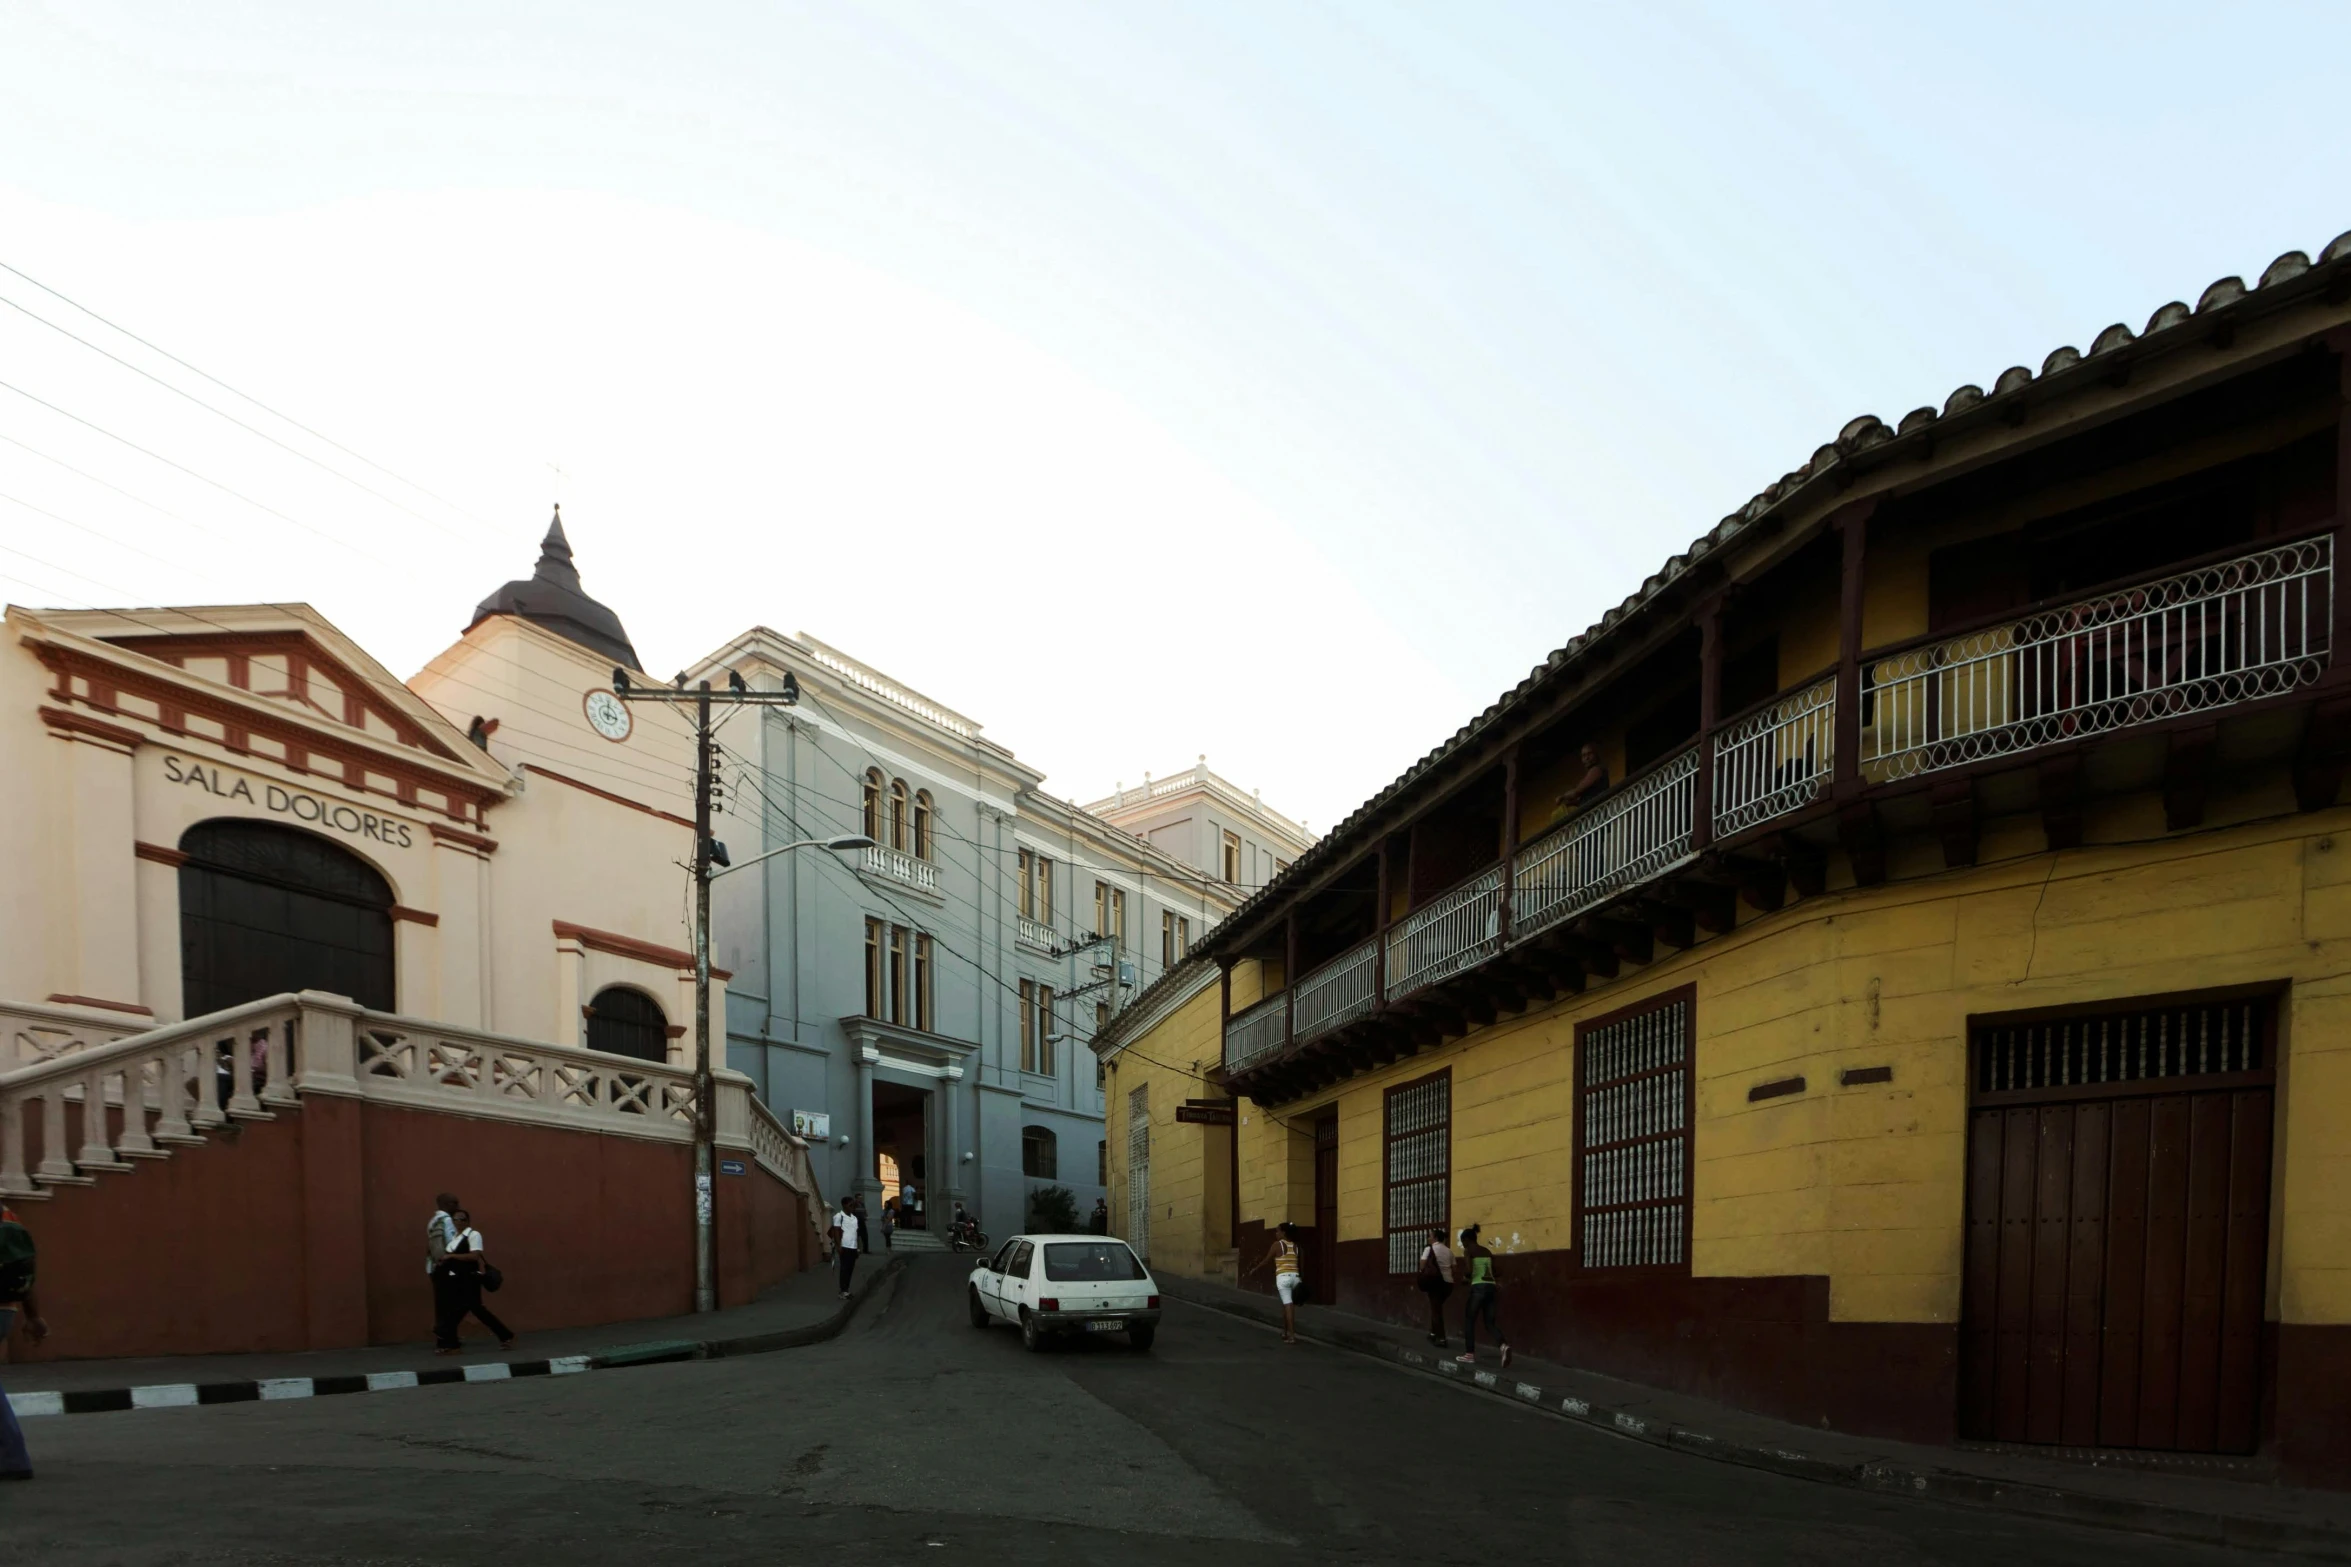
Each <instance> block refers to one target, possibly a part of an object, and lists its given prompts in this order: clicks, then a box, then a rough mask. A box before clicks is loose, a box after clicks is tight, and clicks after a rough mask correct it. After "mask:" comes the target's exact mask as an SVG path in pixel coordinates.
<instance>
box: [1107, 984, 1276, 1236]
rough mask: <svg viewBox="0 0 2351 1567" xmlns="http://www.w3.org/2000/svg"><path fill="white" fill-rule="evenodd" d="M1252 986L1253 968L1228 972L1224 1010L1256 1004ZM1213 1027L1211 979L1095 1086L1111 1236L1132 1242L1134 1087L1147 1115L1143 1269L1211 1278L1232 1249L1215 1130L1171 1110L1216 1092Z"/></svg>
mask: <svg viewBox="0 0 2351 1567" xmlns="http://www.w3.org/2000/svg"><path fill="white" fill-rule="evenodd" d="M1258 990H1259V980H1258V971H1257V966H1256V965H1255V964H1243V965H1241V966H1240V967H1239V968H1236V969H1235V970H1234V973H1233V1010H1235V1011H1236V1012H1237V1011H1240V1010H1241V1009H1243V1008H1244V1007H1247V1006H1250V1005H1252V1004H1254V1003H1255V1002H1257V1001H1258V1000H1260V999H1261V997H1260V996H1259V994H1258ZM1222 1027H1223V1022H1222V1010H1221V1002H1220V1000H1219V994H1218V985H1217V982H1216V979H1215V976H1214V975H1213V974H1212V975H1210V976H1209V980H1208V983H1207V985H1206V986H1205V987H1203V988H1202V989H1201V990H1200V992H1199V993H1198V994H1197V995H1194V996H1193V997H1192V998H1191V999H1190V1000H1188V1001H1186V1002H1184V1003H1183V1005H1181V1006H1179V1007H1177V1008H1176V1009H1175V1010H1174V1011H1173V1012H1171V1013H1170V1014H1169V1015H1168V1016H1167V1017H1166V1018H1164V1019H1163V1020H1161V1021H1160V1022H1159V1023H1158V1024H1157V1025H1155V1026H1154V1027H1152V1028H1151V1029H1149V1030H1147V1031H1146V1032H1144V1033H1143V1034H1141V1035H1139V1036H1138V1037H1136V1038H1134V1039H1132V1040H1129V1041H1128V1042H1127V1044H1126V1046H1125V1048H1123V1049H1121V1050H1120V1051H1119V1052H1118V1053H1117V1054H1116V1055H1115V1056H1113V1057H1112V1058H1111V1060H1110V1062H1109V1070H1108V1073H1107V1074H1106V1077H1105V1084H1104V1087H1105V1092H1104V1106H1103V1112H1104V1137H1105V1140H1106V1141H1107V1142H1108V1144H1109V1150H1108V1152H1109V1165H1110V1171H1109V1173H1110V1219H1111V1229H1112V1232H1113V1233H1114V1234H1117V1235H1121V1236H1125V1237H1126V1238H1127V1239H1129V1240H1132V1239H1134V1237H1133V1236H1131V1235H1128V1234H1127V1229H1128V1205H1127V1200H1128V1193H1129V1190H1130V1186H1129V1179H1130V1171H1129V1169H1128V1163H1127V1150H1128V1146H1129V1143H1128V1130H1129V1125H1130V1117H1129V1108H1130V1106H1131V1105H1132V1103H1133V1099H1132V1096H1133V1094H1134V1091H1135V1090H1136V1089H1137V1088H1144V1089H1146V1090H1147V1092H1146V1094H1145V1100H1146V1102H1147V1104H1148V1106H1149V1113H1150V1118H1151V1234H1150V1247H1149V1251H1150V1259H1151V1266H1152V1267H1153V1268H1155V1269H1162V1270H1164V1271H1166V1272H1168V1273H1174V1274H1181V1275H1185V1276H1188V1277H1193V1278H1197V1277H1200V1276H1201V1275H1202V1274H1204V1273H1213V1272H1215V1271H1216V1268H1215V1266H1214V1264H1215V1263H1216V1261H1217V1260H1218V1257H1219V1255H1220V1254H1221V1253H1222V1252H1223V1251H1224V1250H1225V1249H1226V1248H1227V1247H1229V1246H1230V1245H1231V1244H1232V1241H1231V1236H1230V1231H1231V1218H1232V1196H1231V1193H1232V1155H1231V1153H1230V1152H1229V1151H1228V1144H1227V1140H1226V1134H1225V1133H1224V1132H1222V1131H1221V1130H1219V1129H1216V1128H1211V1127H1204V1126H1196V1125H1192V1124H1189V1123H1186V1122H1180V1121H1178V1120H1176V1118H1175V1112H1176V1107H1177V1106H1178V1105H1180V1104H1182V1103H1183V1102H1184V1101H1185V1100H1186V1099H1199V1098H1208V1097H1214V1096H1215V1093H1216V1091H1214V1090H1211V1089H1210V1088H1209V1087H1208V1086H1207V1085H1206V1083H1205V1081H1204V1075H1205V1074H1206V1073H1207V1072H1208V1071H1210V1070H1211V1069H1212V1068H1214V1067H1215V1066H1216V1065H1217V1064H1218V1063H1219V1062H1220V1061H1221V1060H1222V1059H1223V1057H1224V1044H1223V1038H1222V1032H1221V1031H1222Z"/></svg>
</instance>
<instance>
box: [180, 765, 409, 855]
mask: <svg viewBox="0 0 2351 1567" xmlns="http://www.w3.org/2000/svg"><path fill="white" fill-rule="evenodd" d="M163 777H164V781H165V782H167V783H175V784H185V785H186V786H187V787H189V788H191V789H201V790H203V791H204V792H205V793H206V794H209V795H212V796H214V797H215V798H218V799H222V800H242V801H244V802H245V803H246V804H247V805H258V806H260V807H261V808H262V809H263V810H267V811H275V812H277V814H278V815H280V816H291V817H293V818H294V819H295V820H296V821H300V822H316V823H318V825H320V826H321V827H332V828H333V829H335V831H337V832H341V833H349V834H350V835H351V836H352V837H354V838H373V839H374V840H375V841H376V842H378V843H388V844H390V845H391V846H392V847H393V848H395V849H412V848H414V847H416V837H415V835H414V834H413V833H412V832H410V831H409V827H408V824H407V823H406V822H396V821H394V820H392V819H391V818H390V817H388V816H378V815H376V813H375V812H373V811H363V810H361V809H359V808H358V807H357V806H355V805H342V804H338V803H337V802H335V801H333V800H322V799H320V798H319V797H318V796H317V795H315V794H305V793H303V792H302V791H301V790H300V789H288V788H286V787H285V786H284V785H282V784H273V783H267V782H263V781H262V780H259V779H254V778H244V777H240V776H238V775H237V774H236V773H233V772H229V771H226V770H225V769H222V768H219V767H215V766H213V765H211V764H210V763H209V762H192V761H190V760H188V759H187V758H186V757H184V756H171V755H166V756H165V757H164V759H163ZM256 785H259V787H256Z"/></svg>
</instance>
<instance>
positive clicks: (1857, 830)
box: [1789, 800, 1886, 887]
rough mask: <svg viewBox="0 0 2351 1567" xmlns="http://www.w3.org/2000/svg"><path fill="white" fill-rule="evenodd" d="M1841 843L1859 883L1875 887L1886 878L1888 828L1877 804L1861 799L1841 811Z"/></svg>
mask: <svg viewBox="0 0 2351 1567" xmlns="http://www.w3.org/2000/svg"><path fill="white" fill-rule="evenodd" d="M1837 846H1838V847H1839V848H1841V849H1843V850H1844V851H1845V858H1847V859H1848V860H1851V861H1852V862H1853V880H1854V883H1855V884H1856V885H1858V886H1863V887H1874V886H1876V885H1877V884H1878V883H1880V882H1882V881H1884V880H1885V879H1886V829H1885V824H1884V823H1882V822H1880V821H1879V820H1878V808H1877V807H1876V806H1875V805H1873V804H1871V803H1870V802H1869V801H1867V800H1858V801H1855V802H1854V803H1853V804H1851V805H1848V806H1846V807H1844V808H1843V809H1841V810H1840V811H1838V812H1837ZM1794 871H1795V867H1794V866H1790V867H1789V872H1790V874H1791V875H1793V874H1794Z"/></svg>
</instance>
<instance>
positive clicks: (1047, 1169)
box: [1020, 1126, 1061, 1181]
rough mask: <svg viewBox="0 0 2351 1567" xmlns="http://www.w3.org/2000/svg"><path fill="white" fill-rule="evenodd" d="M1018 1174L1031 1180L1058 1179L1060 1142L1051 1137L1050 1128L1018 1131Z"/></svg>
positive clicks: (1059, 1171) (1030, 1127)
mask: <svg viewBox="0 0 2351 1567" xmlns="http://www.w3.org/2000/svg"><path fill="white" fill-rule="evenodd" d="M1020 1173H1021V1174H1023V1175H1025V1176H1027V1177H1029V1178H1030V1179H1031V1180H1038V1181H1052V1180H1058V1179H1060V1177H1061V1140H1060V1139H1059V1138H1057V1137H1055V1136H1054V1135H1053V1132H1052V1129H1051V1128H1050V1127H1043V1126H1024V1127H1022V1128H1021V1129H1020Z"/></svg>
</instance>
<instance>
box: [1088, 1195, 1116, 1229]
mask: <svg viewBox="0 0 2351 1567" xmlns="http://www.w3.org/2000/svg"><path fill="white" fill-rule="evenodd" d="M1086 1228H1087V1229H1089V1230H1091V1231H1093V1232H1094V1233H1095V1234H1096V1235H1108V1234H1109V1233H1110V1199H1109V1198H1107V1197H1097V1198H1095V1199H1094V1211H1093V1213H1092V1214H1091V1215H1090V1216H1088V1218H1087V1219H1086Z"/></svg>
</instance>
